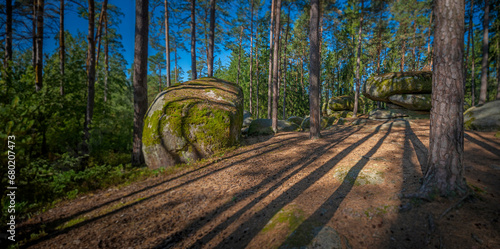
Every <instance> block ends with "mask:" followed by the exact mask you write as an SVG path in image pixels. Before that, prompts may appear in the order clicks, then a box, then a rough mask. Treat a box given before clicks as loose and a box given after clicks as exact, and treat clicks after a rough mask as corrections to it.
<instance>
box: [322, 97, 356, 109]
mask: <svg viewBox="0 0 500 249" xmlns="http://www.w3.org/2000/svg"><path fill="white" fill-rule="evenodd" d="M328 108H329V109H330V110H331V111H352V110H353V108H354V98H353V97H351V96H339V97H333V98H331V99H330V100H329V101H328Z"/></svg>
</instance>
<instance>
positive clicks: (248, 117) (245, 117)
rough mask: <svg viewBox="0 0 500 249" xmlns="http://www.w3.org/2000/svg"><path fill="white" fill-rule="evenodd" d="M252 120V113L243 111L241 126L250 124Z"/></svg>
mask: <svg viewBox="0 0 500 249" xmlns="http://www.w3.org/2000/svg"><path fill="white" fill-rule="evenodd" d="M252 121H253V118H252V114H251V113H250V112H248V111H243V127H248V126H250V123H252Z"/></svg>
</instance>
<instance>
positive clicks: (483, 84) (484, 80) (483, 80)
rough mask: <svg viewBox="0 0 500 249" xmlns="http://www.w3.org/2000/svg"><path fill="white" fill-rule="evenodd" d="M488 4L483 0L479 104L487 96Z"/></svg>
mask: <svg viewBox="0 0 500 249" xmlns="http://www.w3.org/2000/svg"><path fill="white" fill-rule="evenodd" d="M489 13H490V4H489V1H488V0H484V19H483V61H482V63H481V91H480V92H479V102H478V104H479V105H482V104H484V103H485V102H486V99H487V98H488V96H487V95H488V49H489V48H488V25H489Z"/></svg>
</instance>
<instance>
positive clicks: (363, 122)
mask: <svg viewBox="0 0 500 249" xmlns="http://www.w3.org/2000/svg"><path fill="white" fill-rule="evenodd" d="M366 122H367V121H366V119H364V118H358V119H356V120H354V121H352V122H351V125H362V124H366Z"/></svg>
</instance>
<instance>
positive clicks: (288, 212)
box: [262, 205, 305, 234]
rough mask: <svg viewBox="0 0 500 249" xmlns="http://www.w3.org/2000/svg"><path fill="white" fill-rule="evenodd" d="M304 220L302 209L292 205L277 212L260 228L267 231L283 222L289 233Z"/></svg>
mask: <svg viewBox="0 0 500 249" xmlns="http://www.w3.org/2000/svg"><path fill="white" fill-rule="evenodd" d="M304 220H305V215H304V211H303V210H302V209H299V208H297V207H296V206H293V205H292V206H290V207H287V208H284V209H281V210H280V211H279V212H277V213H276V214H275V215H274V216H273V217H272V218H271V220H270V221H269V222H268V223H267V224H266V226H265V227H264V228H263V229H262V232H269V231H271V230H273V229H274V228H275V227H276V226H277V225H278V224H285V225H286V227H287V229H288V232H289V233H288V234H290V233H291V232H292V231H295V229H297V228H298V227H299V225H300V224H302V222H304Z"/></svg>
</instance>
